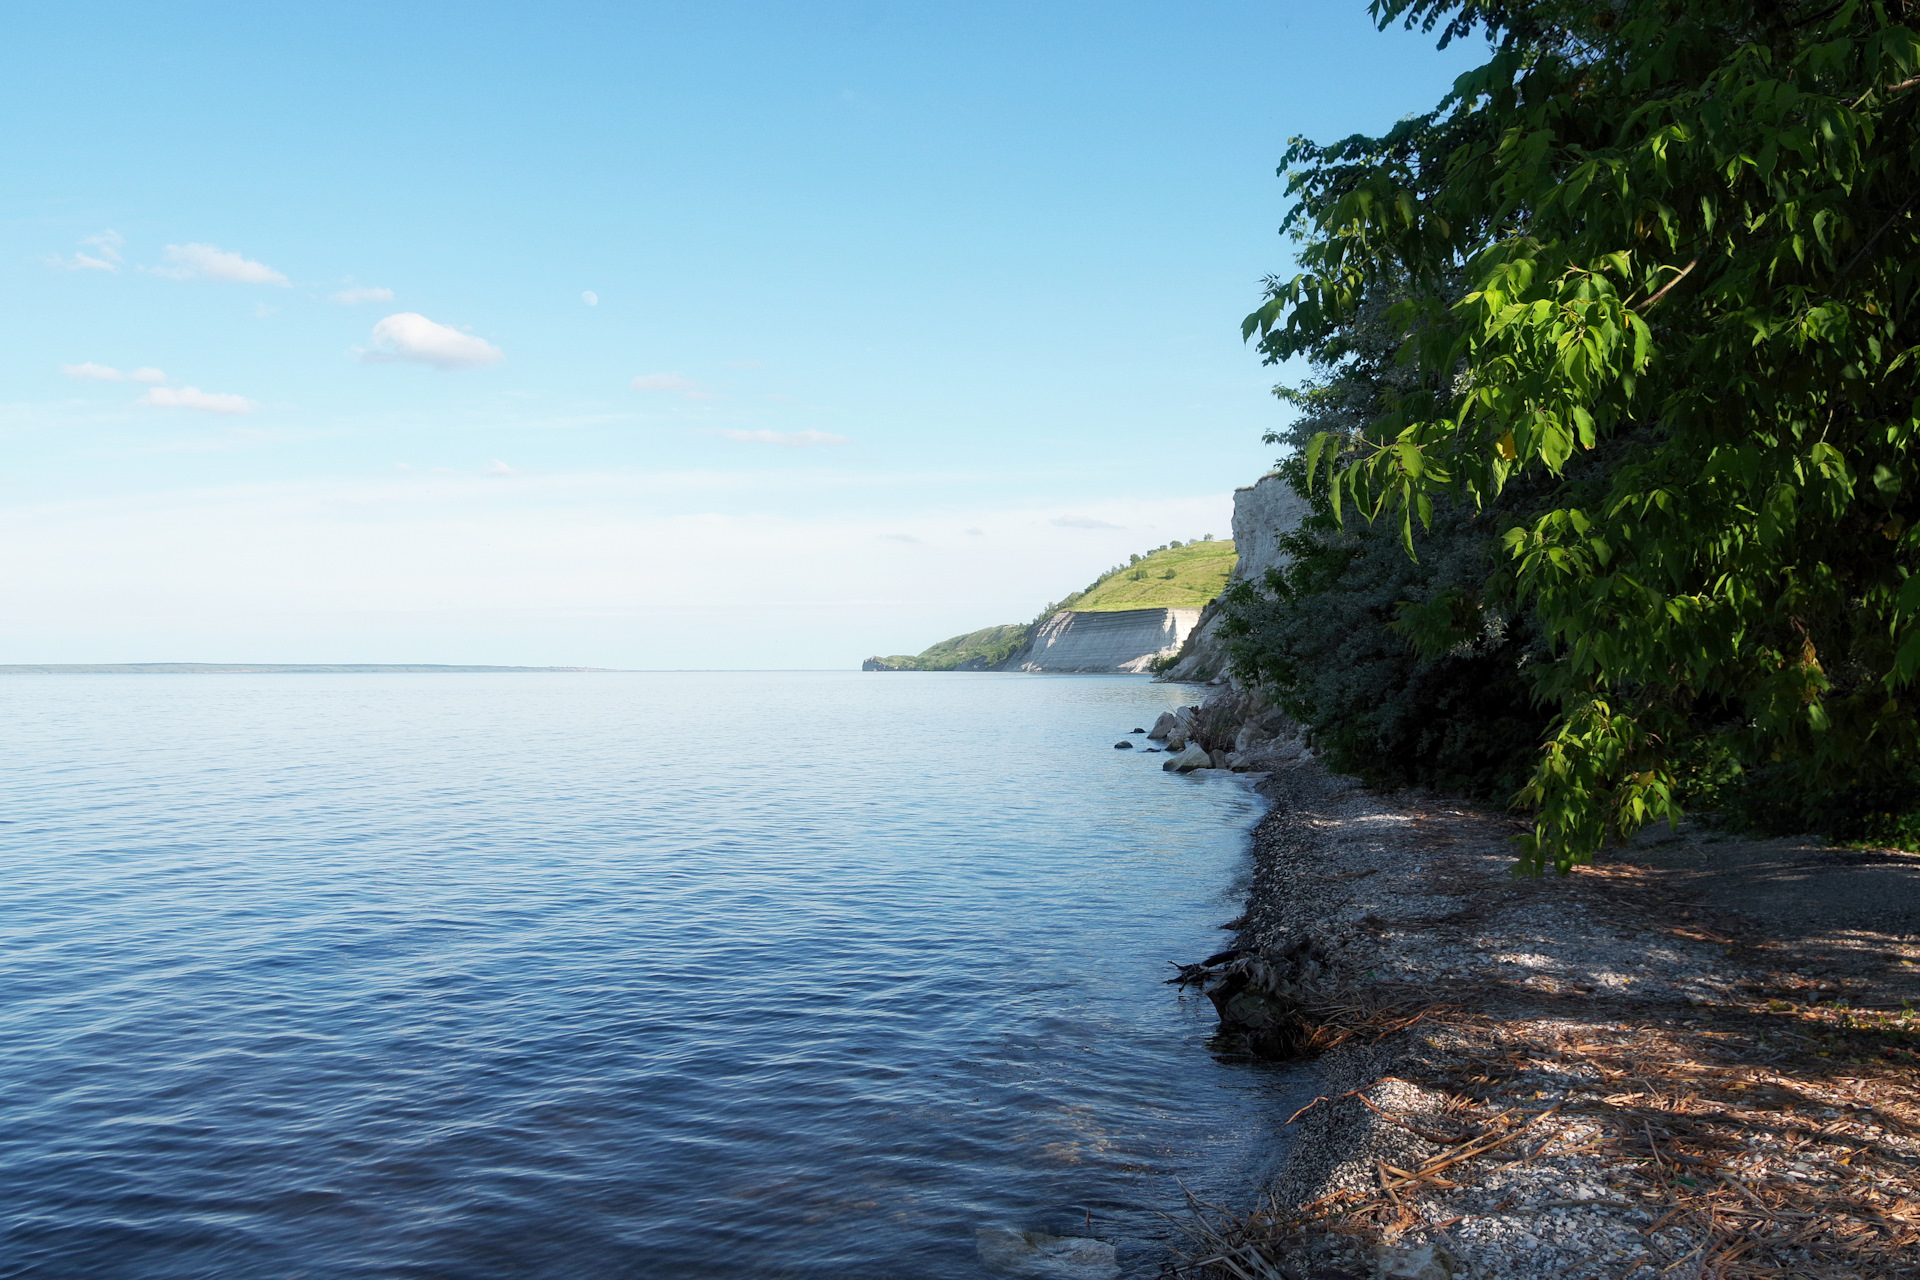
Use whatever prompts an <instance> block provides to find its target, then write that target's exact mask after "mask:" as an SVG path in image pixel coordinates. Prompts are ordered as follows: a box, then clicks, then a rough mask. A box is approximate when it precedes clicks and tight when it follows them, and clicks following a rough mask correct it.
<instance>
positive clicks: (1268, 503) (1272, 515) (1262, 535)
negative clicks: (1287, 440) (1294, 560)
mask: <svg viewBox="0 0 1920 1280" xmlns="http://www.w3.org/2000/svg"><path fill="white" fill-rule="evenodd" d="M1306 517H1307V502H1306V499H1304V498H1302V497H1301V496H1300V495H1299V494H1297V493H1295V492H1294V491H1293V489H1292V487H1291V486H1289V485H1288V484H1287V482H1286V481H1285V480H1284V479H1282V478H1281V477H1279V476H1262V477H1261V478H1260V479H1259V480H1257V481H1255V482H1254V483H1253V484H1250V485H1248V486H1247V487H1246V488H1244V489H1235V490H1234V491H1233V546H1234V550H1235V551H1236V552H1238V553H1239V557H1240V558H1239V559H1238V560H1236V561H1235V562H1234V566H1233V576H1234V577H1236V578H1251V579H1253V580H1254V581H1255V582H1258V581H1259V580H1260V579H1262V578H1264V577H1265V576H1266V573H1267V570H1269V569H1277V568H1279V567H1280V566H1281V565H1283V564H1285V563H1286V562H1287V557H1286V556H1284V555H1282V554H1281V552H1280V539H1281V538H1283V537H1285V536H1286V535H1287V534H1289V533H1292V532H1293V531H1294V530H1295V529H1297V528H1299V527H1300V522H1301V521H1302V520H1304V519H1306Z"/></svg>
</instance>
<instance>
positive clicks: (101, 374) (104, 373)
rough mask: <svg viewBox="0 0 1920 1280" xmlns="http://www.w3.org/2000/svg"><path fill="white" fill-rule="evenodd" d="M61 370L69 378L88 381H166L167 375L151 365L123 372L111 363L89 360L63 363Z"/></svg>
mask: <svg viewBox="0 0 1920 1280" xmlns="http://www.w3.org/2000/svg"><path fill="white" fill-rule="evenodd" d="M60 372H62V373H64V374H66V375H67V376H68V377H69V378H80V379H82V380H84V381H87V382H165V381H166V380H167V375H166V374H164V373H162V372H161V371H160V370H158V369H154V368H151V367H148V368H140V369H135V370H134V371H133V372H132V373H122V372H120V370H118V369H116V368H114V367H113V366H112V365H109V364H95V363H93V361H91V360H89V361H87V362H86V363H85V364H63V365H61V366H60Z"/></svg>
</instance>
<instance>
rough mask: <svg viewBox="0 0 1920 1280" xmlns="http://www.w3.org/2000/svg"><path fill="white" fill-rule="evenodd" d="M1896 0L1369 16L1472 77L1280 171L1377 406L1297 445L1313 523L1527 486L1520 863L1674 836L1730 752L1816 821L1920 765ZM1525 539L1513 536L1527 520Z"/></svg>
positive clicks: (1292, 346) (1912, 83)
mask: <svg viewBox="0 0 1920 1280" xmlns="http://www.w3.org/2000/svg"><path fill="white" fill-rule="evenodd" d="M1912 8H1913V6H1912V5H1911V4H1910V3H1909V0H1888V2H1886V3H1876V4H1862V3H1856V2H1854V0H1841V2H1840V3H1831V2H1830V0H1775V2H1773V3H1769V4H1765V5H1756V4H1750V3H1744V2H1740V0H1690V2H1689V3H1684V4H1683V3H1672V2H1668V0H1613V2H1612V3H1607V4H1592V3H1589V2H1586V0H1581V2H1579V3H1574V2H1573V0H1375V3H1374V4H1373V6H1372V12H1373V13H1374V14H1375V16H1376V17H1377V18H1378V20H1379V21H1380V22H1381V23H1382V24H1383V25H1385V24H1388V23H1391V22H1394V21H1399V20H1403V19H1404V20H1405V22H1406V23H1407V24H1408V25H1421V26H1424V27H1425V28H1427V29H1429V30H1431V29H1433V28H1435V27H1436V26H1438V27H1440V28H1441V29H1442V30H1443V32H1444V39H1449V40H1450V39H1453V38H1456V37H1460V36H1466V35H1469V34H1472V33H1474V32H1476V31H1479V32H1484V33H1485V34H1486V35H1487V36H1488V38H1489V39H1490V41H1491V47H1492V56H1491V58H1490V60H1489V61H1488V62H1487V63H1486V65H1484V66H1483V67H1481V68H1480V69H1478V70H1476V71H1473V72H1470V73H1468V74H1467V75H1465V76H1463V77H1461V78H1460V79H1459V80H1458V81H1457V82H1456V85H1455V89H1454V92H1453V93H1452V94H1450V95H1449V96H1448V97H1447V98H1446V99H1445V100H1444V101H1443V102H1442V103H1441V104H1440V105H1439V107H1438V108H1437V109H1436V110H1435V111H1433V112H1432V113H1430V114H1427V115H1425V116H1421V117H1419V118H1416V119H1411V120H1407V121H1404V122H1402V123H1401V124H1400V125H1398V126H1396V127H1395V128H1394V129H1393V130H1392V131H1390V132H1389V133H1388V134H1386V135H1385V136H1383V137H1379V138H1368V137H1355V138H1350V139H1347V140H1346V141H1344V142H1340V143H1337V144H1334V145H1332V146H1325V147H1322V146H1316V145H1314V144H1311V143H1307V142H1304V141H1297V142H1296V143H1295V144H1294V146H1293V148H1292V150H1291V151H1290V152H1289V154H1288V158H1287V163H1288V167H1289V168H1290V170H1291V177H1290V190H1291V191H1292V192H1293V193H1294V194H1295V195H1296V196H1297V198H1298V202H1297V204H1296V205H1295V207H1294V209H1293V211H1292V212H1291V213H1290V214H1289V217H1288V224H1287V225H1288V227H1289V228H1290V229H1292V230H1293V231H1295V232H1297V233H1298V238H1299V240H1300V242H1301V243H1300V248H1299V251H1298V254H1297V258H1298V261H1299V262H1300V265H1301V268H1302V270H1301V272H1300V274H1298V275H1297V276H1295V277H1294V278H1293V279H1291V280H1288V281H1285V282H1276V283H1275V284H1274V285H1273V287H1272V289H1271V291H1270V297H1269V299H1268V301H1267V302H1266V304H1265V305H1264V306H1263V307H1262V308H1261V309H1260V310H1259V311H1257V312H1256V313H1255V314H1253V315H1252V316H1250V317H1248V319H1247V331H1248V333H1249V334H1254V333H1257V334H1259V335H1260V340H1261V346H1262V349H1263V350H1264V351H1265V353H1266V354H1267V356H1268V357H1269V358H1270V359H1273V360H1280V359H1284V358H1287V357H1290V356H1293V355H1296V354H1308V355H1312V354H1314V353H1315V352H1316V351H1319V350H1322V349H1323V348H1324V347H1325V344H1327V343H1328V342H1329V341H1334V340H1337V339H1338V338H1339V336H1340V335H1341V334H1342V333H1343V332H1345V331H1346V330H1347V329H1348V328H1349V327H1350V326H1352V325H1354V324H1356V323H1358V322H1360V321H1361V320H1362V319H1363V318H1364V310H1365V308H1366V307H1367V306H1368V305H1369V304H1370V303H1373V302H1376V301H1378V300H1379V299H1381V298H1382V297H1383V296H1385V294H1386V293H1387V292H1388V291H1389V289H1390V288H1391V287H1401V286H1404V291H1405V295H1406V296H1405V299H1404V300H1403V301H1401V302H1399V303H1397V304H1396V305H1395V306H1394V308H1393V310H1392V312H1391V317H1392V321H1393V325H1394V327H1395V328H1396V329H1397V330H1398V331H1399V332H1400V333H1403V334H1405V335H1407V336H1406V338H1405V341H1404V342H1403V343H1402V345H1401V349H1400V352H1399V359H1400V364H1399V365H1398V366H1397V369H1398V373H1399V380H1398V382H1397V383H1396V384H1394V385H1390V386H1386V387H1384V388H1383V389H1382V392H1381V399H1380V402H1379V405H1378V411H1377V412H1375V413H1373V414H1372V415H1371V417H1370V420H1369V422H1368V425H1367V426H1366V428H1365V430H1364V431H1361V432H1357V433H1350V434H1344V435H1343V434H1340V433H1335V432H1329V433H1323V434H1318V435H1316V436H1315V438H1314V439H1313V441H1312V442H1311V443H1309V445H1308V447H1307V448H1306V450H1305V454H1304V457H1303V459H1302V461H1303V464H1304V466H1303V471H1304V477H1303V478H1305V479H1307V480H1309V481H1313V480H1320V481H1322V482H1324V480H1325V478H1326V477H1327V476H1328V475H1329V474H1330V475H1331V479H1332V486H1331V488H1330V489H1329V490H1327V492H1328V495H1329V501H1330V508H1331V511H1332V513H1333V514H1334V515H1336V516H1337V515H1339V514H1340V513H1341V512H1342V511H1343V510H1345V511H1350V510H1353V509H1355V508H1357V509H1359V510H1361V511H1363V512H1365V513H1367V514H1368V515H1370V516H1377V517H1379V518H1382V519H1387V520H1391V521H1393V522H1394V523H1395V524H1397V525H1398V527H1399V530H1400V536H1401V538H1402V542H1403V546H1404V547H1405V548H1406V549H1407V550H1408V551H1415V550H1417V549H1418V546H1419V543H1418V542H1417V540H1416V537H1415V528H1416V526H1428V527H1432V526H1433V524H1434V523H1435V522H1437V521H1440V522H1443V521H1445V520H1447V519H1450V518H1451V517H1450V516H1448V515H1447V514H1446V513H1447V510H1448V508H1447V507H1446V506H1445V505H1444V503H1445V501H1446V500H1447V499H1449V498H1450V499H1451V500H1452V501H1453V502H1454V503H1456V504H1458V509H1459V510H1462V511H1472V510H1481V509H1484V508H1486V507H1488V506H1490V505H1491V504H1495V503H1498V502H1500V501H1501V500H1502V498H1503V496H1504V495H1506V494H1507V492H1508V490H1509V489H1510V487H1512V486H1513V485H1514V484H1516V483H1517V482H1526V483H1529V484H1532V485H1535V486H1538V487H1537V490H1536V497H1535V498H1534V499H1533V500H1532V502H1530V503H1525V504H1522V505H1523V506H1526V507H1527V508H1528V509H1527V510H1526V511H1525V518H1524V520H1520V521H1519V522H1518V527H1516V528H1514V529H1512V530H1510V531H1508V532H1507V533H1506V535H1505V537H1504V539H1503V541H1504V551H1505V553H1506V555H1507V557H1508V559H1507V561H1506V564H1507V567H1508V569H1509V571H1510V572H1511V575H1512V584H1513V590H1514V600H1515V602H1516V604H1517V607H1518V608H1519V609H1523V610H1531V611H1532V613H1533V615H1534V616H1535V618H1537V620H1538V625H1539V627H1540V630H1541V635H1542V637H1543V642H1544V645H1545V651H1544V654H1543V659H1544V660H1543V661H1540V662H1537V663H1535V664H1533V668H1534V670H1535V672H1536V675H1535V680H1536V682H1537V688H1538V689H1539V690H1540V692H1541V693H1542V695H1543V696H1544V697H1545V698H1546V699H1547V700H1548V703H1549V705H1550V707H1551V709H1552V711H1553V722H1552V725H1551V727H1550V730H1549V732H1548V733H1547V734H1546V735H1545V738H1544V742H1543V744H1542V747H1541V750H1540V752H1539V755H1538V757H1537V763H1536V765H1535V767H1534V770H1533V774H1532V777H1531V779H1530V781H1529V782H1528V784H1527V786H1526V787H1525V789H1524V790H1523V791H1522V792H1521V793H1520V799H1521V800H1522V801H1523V802H1525V803H1526V804H1528V805H1530V806H1532V807H1533V809H1534V811H1535V813H1536V815H1537V819H1538V821H1537V826H1536V830H1535V832H1534V833H1533V834H1532V835H1531V836H1530V837H1528V839H1527V842H1526V844H1525V854H1526V857H1527V860H1528V861H1529V863H1530V865H1532V866H1534V867H1539V866H1542V865H1557V866H1559V867H1561V868H1563V869H1564V868H1565V867H1567V866H1569V865H1570V864H1572V863H1574V862H1579V861H1584V860H1586V859H1588V858H1589V857H1591V855H1592V854H1593V852H1594V851H1595V849H1596V848H1597V847H1598V846H1599V845H1600V844H1601V843H1602V842H1603V841H1604V840H1606V839H1608V838H1609V837H1613V836H1620V835H1625V834H1628V833H1631V832H1632V831H1633V830H1635V829H1636V828H1638V827H1639V826H1641V825H1642V824H1644V823H1645V822H1647V821H1649V820H1653V819H1656V818H1660V817H1668V818H1674V817H1677V816H1678V815H1679V808H1680V800H1681V789H1682V786H1683V784H1684V781H1685V779H1684V771H1685V765H1686V762H1687V761H1688V760H1689V759H1690V758H1694V757H1698V756H1700V755H1701V754H1703V753H1704V754H1707V755H1712V754H1715V753H1720V754H1721V755H1723V756H1724V758H1725V759H1726V760H1728V761H1729V762H1730V763H1731V764H1732V766H1733V767H1734V768H1735V769H1737V770H1738V771H1740V772H1742V773H1745V774H1749V775H1750V774H1752V773H1753V772H1754V771H1755V770H1766V771H1768V772H1769V773H1770V774H1772V775H1777V777H1778V778H1779V779H1781V780H1782V781H1783V782H1786V783H1790V784H1791V785H1792V786H1793V787H1794V788H1795V789H1797V790H1798V791H1800V792H1802V793H1804V794H1806V795H1808V796H1833V797H1841V796H1844V795H1846V794H1848V793H1849V791H1850V790H1853V789H1861V794H1904V795H1906V796H1909V797H1910V796H1911V795H1912V794H1913V793H1912V792H1911V791H1910V790H1907V791H1904V792H1903V791H1902V788H1903V787H1906V786H1908V785H1910V783H1911V780H1912V779H1913V778H1914V777H1915V774H1916V769H1917V768H1920V718H1916V717H1915V715H1914V703H1915V700H1916V699H1917V698H1920V689H1916V688H1915V685H1916V683H1917V682H1920V458H1917V457H1916V452H1915V444H1916V442H1917V441H1920V412H1917V410H1920V273H1916V271H1915V269H1914V266H1913V264H1914V263H1915V262H1920V211H1917V209H1916V206H1917V205H1920V195H1916V192H1920V147H1916V145H1915V138H1916V136H1917V135H1920V35H1917V34H1916V33H1915V31H1914V30H1912V25H1913V23H1914V21H1915V18H1914V15H1913V14H1912V12H1911V10H1912ZM1516 514H1518V513H1516Z"/></svg>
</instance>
